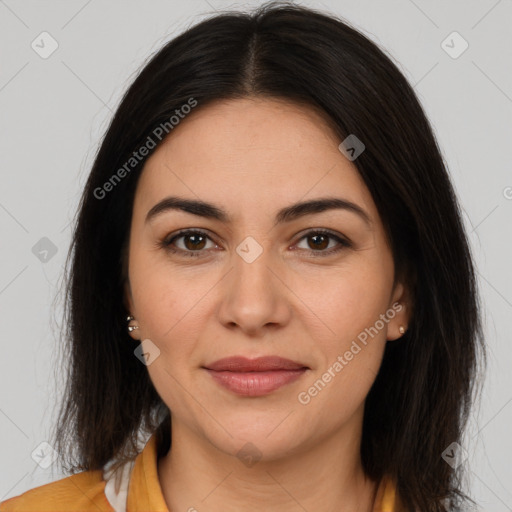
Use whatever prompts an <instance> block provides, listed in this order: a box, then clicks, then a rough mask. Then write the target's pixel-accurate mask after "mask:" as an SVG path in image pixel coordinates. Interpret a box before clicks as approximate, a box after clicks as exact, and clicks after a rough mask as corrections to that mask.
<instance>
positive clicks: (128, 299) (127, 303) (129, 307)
mask: <svg viewBox="0 0 512 512" xmlns="http://www.w3.org/2000/svg"><path fill="white" fill-rule="evenodd" d="M123 306H124V307H125V308H126V311H128V314H130V315H132V316H135V315H134V312H133V309H134V307H133V296H132V289H131V286H130V281H129V280H128V279H125V281H124V286H123Z"/></svg>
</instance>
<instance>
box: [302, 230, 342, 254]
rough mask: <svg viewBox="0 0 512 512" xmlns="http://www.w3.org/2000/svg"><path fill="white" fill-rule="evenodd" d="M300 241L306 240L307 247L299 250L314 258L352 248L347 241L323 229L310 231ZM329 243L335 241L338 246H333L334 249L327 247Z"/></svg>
mask: <svg viewBox="0 0 512 512" xmlns="http://www.w3.org/2000/svg"><path fill="white" fill-rule="evenodd" d="M300 240H306V244H307V247H305V248H304V247H301V248H300V250H305V251H307V252H309V253H310V254H311V255H312V256H315V257H316V256H329V255H331V254H335V253H337V252H339V251H341V250H343V249H346V248H348V247H351V246H352V244H351V243H350V242H349V241H348V240H347V239H345V238H342V237H341V236H338V235H335V234H334V233H332V232H331V231H327V230H325V229H315V230H311V231H309V232H307V233H306V234H305V235H304V236H302V238H301V239H300ZM330 241H336V242H337V243H338V244H337V245H336V244H335V245H334V247H332V246H331V247H329V245H330ZM325 249H328V250H325Z"/></svg>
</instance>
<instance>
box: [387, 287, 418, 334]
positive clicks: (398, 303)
mask: <svg viewBox="0 0 512 512" xmlns="http://www.w3.org/2000/svg"><path fill="white" fill-rule="evenodd" d="M389 311H390V312H391V311H393V312H394V316H393V317H391V314H389V315H388V317H389V318H390V320H389V322H388V329H387V340H388V341H391V340H396V339H398V338H401V337H402V336H403V335H404V334H405V332H407V329H408V327H409V323H410V318H411V311H412V304H411V301H410V294H409V291H408V289H407V288H406V287H405V286H404V284H402V282H398V283H396V285H395V286H394V289H393V293H392V296H391V302H390V304H389ZM400 326H402V327H403V328H404V330H405V331H404V332H403V333H402V332H400Z"/></svg>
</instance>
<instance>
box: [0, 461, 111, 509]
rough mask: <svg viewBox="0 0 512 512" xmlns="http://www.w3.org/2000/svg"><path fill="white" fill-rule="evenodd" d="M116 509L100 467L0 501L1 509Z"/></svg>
mask: <svg viewBox="0 0 512 512" xmlns="http://www.w3.org/2000/svg"><path fill="white" fill-rule="evenodd" d="M11 511H13V512H78V511H81V512H85V511H94V512H98V511H102V512H114V509H113V508H112V507H111V506H110V504H109V502H108V500H107V498H106V496H105V481H104V480H103V475H102V471H101V470H96V471H83V472H81V473H77V474H75V475H71V476H68V477H65V478H62V479H60V480H57V481H55V482H51V483H49V484H45V485H41V486H39V487H35V488H34V489H30V490H28V491H26V492H24V493H23V494H20V495H19V496H14V497H13V498H10V499H8V500H6V501H3V502H1V503H0V512H11Z"/></svg>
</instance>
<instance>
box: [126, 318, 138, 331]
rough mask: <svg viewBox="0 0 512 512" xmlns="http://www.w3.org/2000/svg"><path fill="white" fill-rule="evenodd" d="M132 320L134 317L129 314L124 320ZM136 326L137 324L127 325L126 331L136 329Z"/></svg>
mask: <svg viewBox="0 0 512 512" xmlns="http://www.w3.org/2000/svg"><path fill="white" fill-rule="evenodd" d="M132 320H135V318H134V317H133V316H131V315H129V316H127V317H126V321H127V322H131V321H132ZM138 328H139V326H138V325H129V326H128V332H132V331H134V330H135V329H138Z"/></svg>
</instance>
